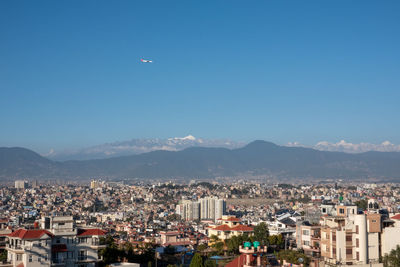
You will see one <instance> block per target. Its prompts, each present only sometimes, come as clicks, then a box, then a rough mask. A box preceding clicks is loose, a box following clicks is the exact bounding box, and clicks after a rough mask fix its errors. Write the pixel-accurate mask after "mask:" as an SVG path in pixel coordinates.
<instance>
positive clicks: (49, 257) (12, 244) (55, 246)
mask: <svg viewBox="0 0 400 267" xmlns="http://www.w3.org/2000/svg"><path fill="white" fill-rule="evenodd" d="M41 225H42V227H44V229H29V230H26V229H19V230H17V231H15V232H13V233H11V234H9V235H8V242H7V243H8V244H7V246H6V249H7V251H8V260H9V261H10V262H11V264H12V265H13V266H14V267H16V266H21V265H20V264H21V263H22V264H24V265H23V266H33V267H35V266H49V265H52V266H71V267H72V266H85V267H91V266H96V264H97V262H99V261H100V260H101V258H100V256H99V250H100V249H102V248H104V247H105V246H104V245H103V244H101V242H100V238H101V237H103V236H104V235H105V232H104V231H102V230H100V229H93V228H91V229H79V228H76V227H75V226H74V221H73V219H72V216H71V217H69V216H61V217H44V218H43V219H42V224H41Z"/></svg>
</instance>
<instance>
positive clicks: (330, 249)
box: [321, 204, 382, 265]
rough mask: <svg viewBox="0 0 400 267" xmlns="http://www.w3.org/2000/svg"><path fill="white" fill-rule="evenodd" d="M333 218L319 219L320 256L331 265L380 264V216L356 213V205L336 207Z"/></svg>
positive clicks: (377, 214)
mask: <svg viewBox="0 0 400 267" xmlns="http://www.w3.org/2000/svg"><path fill="white" fill-rule="evenodd" d="M336 213H337V215H336V216H326V217H322V221H321V256H322V257H323V258H324V259H325V262H328V263H330V264H336V265H337V264H348V265H357V264H373V263H378V262H379V255H380V233H381V232H382V225H381V214H379V213H361V214H360V213H358V212H357V206H354V205H343V204H342V205H338V206H337V208H336Z"/></svg>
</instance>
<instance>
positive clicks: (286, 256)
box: [276, 250, 310, 266]
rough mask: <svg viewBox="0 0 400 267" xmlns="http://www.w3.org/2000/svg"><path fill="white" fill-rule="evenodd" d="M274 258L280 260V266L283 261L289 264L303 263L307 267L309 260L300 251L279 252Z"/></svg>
mask: <svg viewBox="0 0 400 267" xmlns="http://www.w3.org/2000/svg"><path fill="white" fill-rule="evenodd" d="M276 258H277V259H279V260H280V262H281V264H282V262H283V260H285V261H287V262H289V263H291V264H301V263H304V265H305V266H308V265H309V263H310V258H308V257H307V256H306V255H305V254H304V253H302V252H301V251H296V250H281V251H279V253H277V254H276ZM300 259H302V260H300Z"/></svg>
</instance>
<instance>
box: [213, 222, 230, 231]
mask: <svg viewBox="0 0 400 267" xmlns="http://www.w3.org/2000/svg"><path fill="white" fill-rule="evenodd" d="M213 230H218V231H230V230H231V228H230V227H229V225H226V224H222V225H218V226H217V227H215V228H213Z"/></svg>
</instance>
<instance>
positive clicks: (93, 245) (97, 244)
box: [90, 240, 106, 249]
mask: <svg viewBox="0 0 400 267" xmlns="http://www.w3.org/2000/svg"><path fill="white" fill-rule="evenodd" d="M90 247H91V248H93V249H101V248H105V247H106V244H105V243H104V242H101V241H98V240H94V241H92V242H91V243H90Z"/></svg>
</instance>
